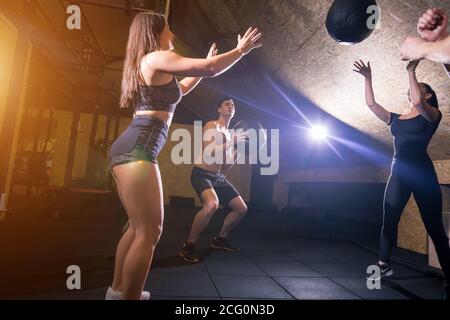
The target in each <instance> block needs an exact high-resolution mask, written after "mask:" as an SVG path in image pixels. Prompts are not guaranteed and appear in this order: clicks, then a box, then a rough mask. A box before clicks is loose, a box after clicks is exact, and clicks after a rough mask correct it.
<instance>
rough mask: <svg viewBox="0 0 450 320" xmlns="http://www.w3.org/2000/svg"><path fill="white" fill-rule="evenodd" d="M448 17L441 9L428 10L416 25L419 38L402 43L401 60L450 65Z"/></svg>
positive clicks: (408, 39)
mask: <svg viewBox="0 0 450 320" xmlns="http://www.w3.org/2000/svg"><path fill="white" fill-rule="evenodd" d="M447 28H448V15H447V13H446V12H445V10H443V9H438V8H432V9H428V10H427V12H425V13H424V14H423V15H422V16H421V17H420V18H419V22H418V23H417V32H418V33H419V35H420V38H421V39H419V38H414V37H409V38H407V39H406V41H405V42H404V43H403V46H402V49H401V50H402V52H401V57H402V59H403V60H420V59H428V60H431V61H434V62H440V63H443V64H450V36H449V35H448V32H447Z"/></svg>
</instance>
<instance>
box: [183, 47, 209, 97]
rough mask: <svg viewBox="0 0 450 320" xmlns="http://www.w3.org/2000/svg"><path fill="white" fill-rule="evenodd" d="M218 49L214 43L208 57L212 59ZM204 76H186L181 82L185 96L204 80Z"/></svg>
mask: <svg viewBox="0 0 450 320" xmlns="http://www.w3.org/2000/svg"><path fill="white" fill-rule="evenodd" d="M217 53H218V50H217V46H216V43H214V44H213V45H212V46H211V48H210V49H209V52H208V55H207V57H206V59H211V58H212V57H215V56H217ZM202 79H203V78H202V77H186V78H184V79H183V80H181V81H180V82H179V84H180V88H181V92H182V93H183V96H185V95H187V94H188V93H189V92H191V91H192V90H194V88H195V87H196V86H197V85H198V84H199V83H200V81H202Z"/></svg>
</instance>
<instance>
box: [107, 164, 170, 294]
mask: <svg viewBox="0 0 450 320" xmlns="http://www.w3.org/2000/svg"><path fill="white" fill-rule="evenodd" d="M114 174H115V175H116V177H117V189H118V192H119V195H120V199H121V201H122V203H123V205H124V207H125V209H126V211H127V215H128V217H129V219H130V228H129V229H128V230H127V232H126V233H125V234H124V236H123V237H122V239H123V241H121V242H120V243H119V246H118V251H120V254H119V255H120V256H121V257H119V258H118V263H119V264H120V260H123V263H122V267H121V268H122V272H121V282H122V285H121V287H122V288H121V289H122V293H123V296H124V298H125V299H136V300H138V299H139V298H140V295H141V292H142V290H143V288H144V284H145V281H146V279H147V275H148V271H149V269H150V265H151V262H152V259H153V253H154V249H155V247H156V245H157V243H158V241H159V238H160V236H161V232H162V226H163V215H164V211H163V210H164V208H163V192H162V183H161V177H160V172H159V168H158V166H157V165H155V164H153V163H150V162H145V161H139V162H133V163H129V164H124V165H120V166H116V167H114ZM119 247H120V248H119ZM127 247H128V250H126V249H127ZM123 256H124V257H123ZM116 270H117V272H116V273H117V274H118V273H119V270H120V266H116ZM119 281H120V276H119V275H117V282H119ZM115 285H116V286H117V287H120V284H118V283H116V284H115ZM117 287H116V288H113V289H117Z"/></svg>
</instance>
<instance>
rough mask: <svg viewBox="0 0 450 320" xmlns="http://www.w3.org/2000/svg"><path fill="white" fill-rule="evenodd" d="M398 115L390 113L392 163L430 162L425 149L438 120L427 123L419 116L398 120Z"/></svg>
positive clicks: (440, 118)
mask: <svg viewBox="0 0 450 320" xmlns="http://www.w3.org/2000/svg"><path fill="white" fill-rule="evenodd" d="M399 117H400V115H399V114H397V113H391V120H390V123H389V125H390V126H391V133H392V135H393V137H394V161H400V162H408V163H420V162H426V161H431V159H430V157H429V155H428V153H427V149H428V145H429V144H430V141H431V138H432V137H433V135H434V133H435V132H436V130H437V128H438V127H439V123H440V122H441V120H442V113H441V112H440V111H439V118H438V119H437V120H436V121H434V122H429V121H428V120H427V119H425V118H424V117H423V116H421V115H419V116H417V117H415V118H411V119H404V120H402V119H399Z"/></svg>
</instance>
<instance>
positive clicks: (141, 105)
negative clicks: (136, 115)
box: [134, 77, 183, 113]
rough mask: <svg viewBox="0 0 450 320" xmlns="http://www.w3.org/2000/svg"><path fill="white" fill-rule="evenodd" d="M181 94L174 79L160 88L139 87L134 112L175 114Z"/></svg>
mask: <svg viewBox="0 0 450 320" xmlns="http://www.w3.org/2000/svg"><path fill="white" fill-rule="evenodd" d="M182 96H183V94H182V92H181V88H180V85H179V84H178V80H177V78H176V77H173V79H172V81H170V82H169V83H168V84H164V85H162V86H139V88H138V91H137V92H136V98H135V105H134V111H135V112H136V111H166V112H171V113H173V112H175V109H176V107H177V104H178V103H179V102H180V101H181V98H182Z"/></svg>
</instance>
